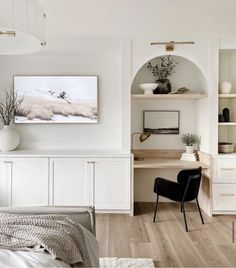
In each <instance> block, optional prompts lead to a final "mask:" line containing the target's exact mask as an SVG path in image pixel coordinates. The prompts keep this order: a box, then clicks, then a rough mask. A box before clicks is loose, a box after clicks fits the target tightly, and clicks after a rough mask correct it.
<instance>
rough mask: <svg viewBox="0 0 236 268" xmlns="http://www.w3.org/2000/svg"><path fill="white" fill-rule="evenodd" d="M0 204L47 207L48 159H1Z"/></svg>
mask: <svg viewBox="0 0 236 268" xmlns="http://www.w3.org/2000/svg"><path fill="white" fill-rule="evenodd" d="M0 162H1V204H2V205H5V206H6V205H11V206H17V205H19V206H24V205H26V206H27V205H35V206H37V205H48V198H49V195H48V159H47V158H6V159H1V160H0Z"/></svg>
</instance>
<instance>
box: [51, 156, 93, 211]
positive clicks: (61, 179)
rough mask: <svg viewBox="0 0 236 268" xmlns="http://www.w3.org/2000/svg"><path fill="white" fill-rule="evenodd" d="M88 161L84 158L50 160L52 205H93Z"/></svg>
mask: <svg viewBox="0 0 236 268" xmlns="http://www.w3.org/2000/svg"><path fill="white" fill-rule="evenodd" d="M89 166H90V165H89V164H88V160H87V159H84V158H58V159H55V158H54V159H51V160H50V167H51V169H50V173H51V197H52V199H51V204H53V205H58V206H59V205H68V206H69V205H75V204H80V205H81V206H86V205H88V204H91V205H92V202H90V200H89V195H90V193H91V191H92V189H93V185H92V180H91V179H90V177H89V176H88V169H89Z"/></svg>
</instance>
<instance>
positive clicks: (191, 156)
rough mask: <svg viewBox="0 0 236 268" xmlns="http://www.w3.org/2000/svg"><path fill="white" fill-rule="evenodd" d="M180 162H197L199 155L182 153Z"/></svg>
mask: <svg viewBox="0 0 236 268" xmlns="http://www.w3.org/2000/svg"><path fill="white" fill-rule="evenodd" d="M180 160H184V161H197V154H196V153H192V154H188V153H182V156H181V158H180Z"/></svg>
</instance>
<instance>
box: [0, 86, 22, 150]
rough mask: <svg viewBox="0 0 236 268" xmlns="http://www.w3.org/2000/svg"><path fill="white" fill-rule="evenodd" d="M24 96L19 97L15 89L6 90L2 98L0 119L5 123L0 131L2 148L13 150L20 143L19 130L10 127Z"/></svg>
mask: <svg viewBox="0 0 236 268" xmlns="http://www.w3.org/2000/svg"><path fill="white" fill-rule="evenodd" d="M22 101H23V98H18V97H17V94H16V93H14V91H13V90H11V91H10V92H8V91H5V93H4V95H3V97H2V99H1V100H0V120H1V122H2V124H3V129H2V130H1V131H0V150H1V151H11V150H14V149H15V148H16V147H17V146H18V145H19V141H20V138H19V134H18V133H17V131H15V130H13V129H11V128H10V124H11V121H12V119H13V118H14V116H15V111H16V110H17V109H18V108H19V107H20V105H21V103H22Z"/></svg>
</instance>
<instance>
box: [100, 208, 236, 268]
mask: <svg viewBox="0 0 236 268" xmlns="http://www.w3.org/2000/svg"><path fill="white" fill-rule="evenodd" d="M186 209H187V219H188V226H189V230H190V231H189V232H188V233H187V232H185V228H184V220H183V215H182V214H181V213H180V205H179V204H177V203H160V206H159V210H158V218H157V220H158V222H156V223H153V222H152V217H153V211H154V204H153V203H136V204H135V210H136V216H134V217H130V216H129V215H124V214H122V215H121V214H119V215H117V214H109V215H108V214H97V239H98V241H99V244H100V256H101V257H130V258H138V257H139V258H152V259H153V260H154V261H155V265H156V267H236V242H235V244H234V243H232V221H235V222H236V216H215V217H212V218H210V217H208V216H206V214H204V213H203V216H204V220H205V225H202V224H201V220H200V217H199V214H198V211H197V208H196V206H195V205H194V204H188V205H187V206H186ZM235 225H236V224H235ZM235 240H236V239H235Z"/></svg>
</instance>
